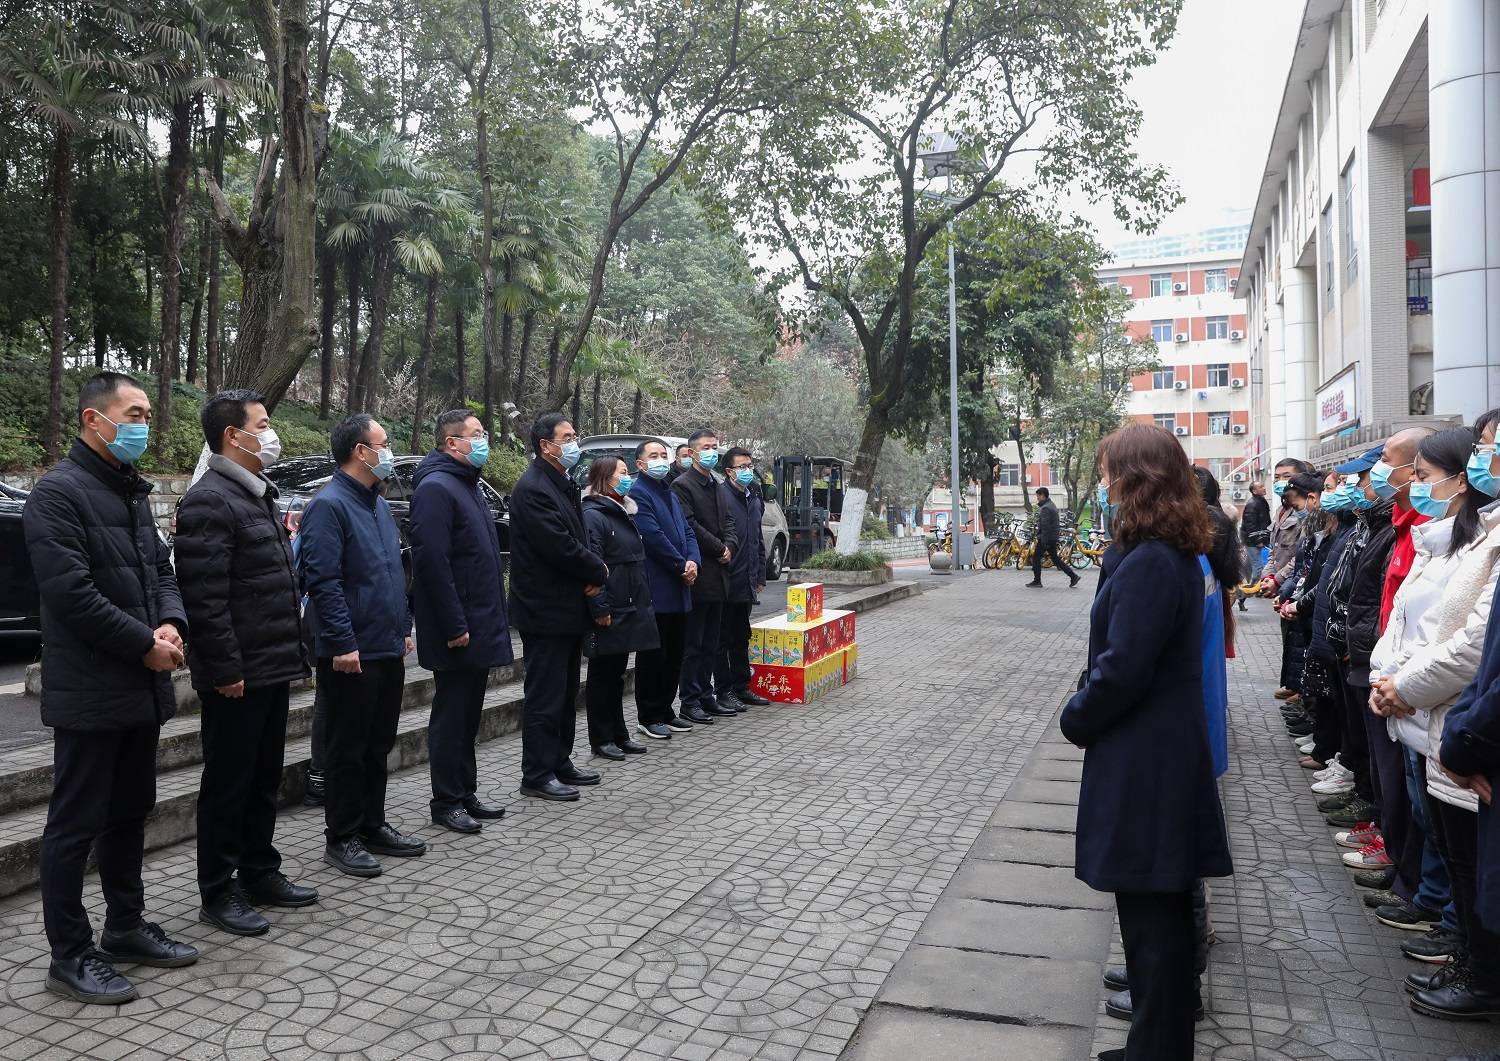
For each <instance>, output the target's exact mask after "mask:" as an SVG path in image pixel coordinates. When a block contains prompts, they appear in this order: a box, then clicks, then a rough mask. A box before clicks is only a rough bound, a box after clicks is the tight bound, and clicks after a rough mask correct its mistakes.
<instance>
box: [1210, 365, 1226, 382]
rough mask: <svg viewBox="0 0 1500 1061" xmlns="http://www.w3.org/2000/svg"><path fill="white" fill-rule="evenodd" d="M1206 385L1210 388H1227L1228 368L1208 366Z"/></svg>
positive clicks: (1224, 366)
mask: <svg viewBox="0 0 1500 1061" xmlns="http://www.w3.org/2000/svg"><path fill="white" fill-rule="evenodd" d="M1208 385H1209V386H1210V387H1227V386H1229V366H1228V365H1209V366H1208Z"/></svg>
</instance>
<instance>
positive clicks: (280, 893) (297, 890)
mask: <svg viewBox="0 0 1500 1061" xmlns="http://www.w3.org/2000/svg"><path fill="white" fill-rule="evenodd" d="M240 890H241V891H242V892H244V893H245V898H247V899H249V900H250V901H251V902H252V903H254V904H255V905H256V906H280V907H284V908H286V909H288V910H295V909H297V908H298V907H302V906H311V905H312V904H313V903H315V902H317V901H318V892H317V889H316V888H304V887H303V886H302V885H300V884H293V883H292V882H291V881H289V880H287V879H286V876H285V875H284V874H282V873H281V871H280V870H274V871H272V872H270V873H266V874H262V875H261V876H259V877H255V878H252V879H246V877H245V875H244V873H241V874H240Z"/></svg>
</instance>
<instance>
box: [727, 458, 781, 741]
mask: <svg viewBox="0 0 1500 1061" xmlns="http://www.w3.org/2000/svg"><path fill="white" fill-rule="evenodd" d="M724 464H725V468H724V485H723V487H721V489H722V490H723V491H724V497H725V499H726V500H727V501H728V503H729V508H730V510H731V511H732V512H733V513H734V525H735V530H736V532H737V533H736V534H735V540H734V543H733V545H732V546H731V549H732V551H733V554H734V555H733V557H732V558H731V560H730V562H729V572H728V574H729V585H728V588H727V590H726V592H725V596H724V618H723V620H722V622H721V624H720V628H719V651H718V654H717V655H716V656H715V658H714V693H715V700H716V701H717V703H718V704H719V706H720V707H727V708H730V709H731V710H733V711H735V712H737V713H739V714H744V713H745V711H747V710H749V709H750V708H751V707H764V706H765V705H766V704H769V703H770V702H771V701H769V700H767V699H766V698H765V697H763V696H761V695H759V694H758V693H756V692H754V691H753V690H751V688H750V612H751V611H752V610H753V609H754V607H755V605H756V603H757V602H758V601H759V600H760V595H761V592H762V591H763V590H764V589H765V588H766V540H765V537H764V536H763V535H762V534H761V532H760V524H761V519H762V518H763V517H764V515H765V510H766V501H765V498H764V497H762V496H761V492H760V484H759V483H758V482H756V477H755V458H754V457H753V456H752V455H751V453H750V451H749V450H747V449H742V448H741V447H739V446H734V447H732V448H731V449H730V450H729V452H728V453H726V454H725V455H724Z"/></svg>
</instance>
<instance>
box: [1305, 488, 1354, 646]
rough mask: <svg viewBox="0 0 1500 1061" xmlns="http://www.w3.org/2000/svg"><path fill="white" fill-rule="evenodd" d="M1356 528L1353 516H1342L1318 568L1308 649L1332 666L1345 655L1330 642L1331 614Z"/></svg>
mask: <svg viewBox="0 0 1500 1061" xmlns="http://www.w3.org/2000/svg"><path fill="white" fill-rule="evenodd" d="M1354 528H1355V523H1354V517H1353V515H1340V516H1339V525H1338V529H1337V530H1335V531H1333V532H1332V534H1331V535H1330V538H1331V541H1330V542H1329V543H1328V555H1327V556H1326V557H1324V559H1323V563H1322V566H1321V568H1320V569H1319V571H1318V582H1317V588H1316V589H1315V590H1314V591H1313V609H1312V638H1311V640H1310V641H1308V643H1307V650H1308V651H1309V652H1311V653H1313V654H1314V655H1316V656H1317V657H1318V658H1319V659H1321V660H1322V661H1323V662H1324V663H1327V664H1330V665H1332V664H1336V663H1342V662H1343V654H1342V653H1340V652H1335V651H1334V650H1333V647H1332V646H1331V645H1329V644H1328V617H1329V616H1330V615H1332V614H1333V583H1334V578H1335V576H1336V575H1337V574H1338V573H1339V561H1340V560H1341V559H1342V557H1343V555H1344V549H1345V548H1346V547H1347V546H1348V545H1349V540H1350V539H1351V538H1352V537H1353V536H1354Z"/></svg>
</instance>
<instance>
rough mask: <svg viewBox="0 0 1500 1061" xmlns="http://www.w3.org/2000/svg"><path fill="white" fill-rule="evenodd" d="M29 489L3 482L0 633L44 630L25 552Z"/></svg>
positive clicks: (0, 494) (0, 503)
mask: <svg viewBox="0 0 1500 1061" xmlns="http://www.w3.org/2000/svg"><path fill="white" fill-rule="evenodd" d="M26 496H27V494H26V491H25V490H17V489H15V488H13V487H9V486H6V485H5V484H3V483H0V633H4V634H39V633H41V632H42V601H41V595H40V594H39V593H38V592H37V588H36V575H35V573H34V572H33V571H32V570H31V556H30V554H28V553H27V551H26V535H25V533H24V532H23V531H22V529H21V510H22V509H23V508H25V505H26Z"/></svg>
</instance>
